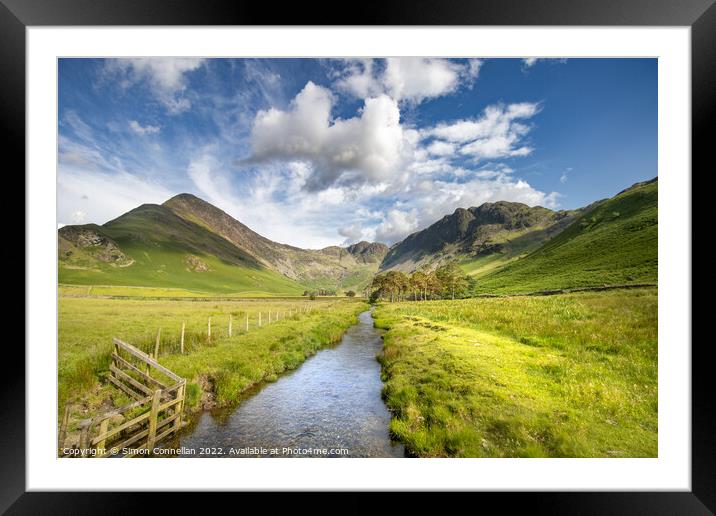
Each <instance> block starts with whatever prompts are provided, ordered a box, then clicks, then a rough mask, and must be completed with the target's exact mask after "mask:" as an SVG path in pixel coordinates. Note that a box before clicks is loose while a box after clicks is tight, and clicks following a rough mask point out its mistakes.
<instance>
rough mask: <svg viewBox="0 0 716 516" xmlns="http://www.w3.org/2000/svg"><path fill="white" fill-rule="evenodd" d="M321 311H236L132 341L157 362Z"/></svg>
mask: <svg viewBox="0 0 716 516" xmlns="http://www.w3.org/2000/svg"><path fill="white" fill-rule="evenodd" d="M318 311H321V308H320V307H314V306H307V305H305V304H303V305H296V306H290V307H278V308H277V309H266V310H258V311H256V310H235V311H231V312H229V313H217V314H212V315H208V316H207V317H206V321H205V322H204V323H203V324H198V323H197V321H196V320H195V319H194V320H193V321H191V322H187V321H182V322H181V323H179V322H177V324H172V325H167V324H164V325H163V326H161V327H157V329H156V330H155V331H151V332H144V333H143V334H142V335H139V336H138V338H136V339H135V340H134V342H135V343H136V344H135V345H136V347H137V348H139V349H141V350H142V351H143V352H145V353H147V354H148V355H150V356H152V357H154V358H157V357H161V356H166V355H171V354H189V353H192V352H195V351H198V350H199V349H201V348H204V347H211V346H216V345H217V344H218V343H219V342H221V341H224V340H226V339H230V338H232V337H238V336H240V335H244V334H246V333H249V332H251V331H255V330H258V329H260V328H264V327H267V326H270V325H272V324H276V323H278V322H282V321H286V320H294V321H295V320H299V319H300V318H301V317H305V316H307V315H310V314H312V313H315V312H318Z"/></svg>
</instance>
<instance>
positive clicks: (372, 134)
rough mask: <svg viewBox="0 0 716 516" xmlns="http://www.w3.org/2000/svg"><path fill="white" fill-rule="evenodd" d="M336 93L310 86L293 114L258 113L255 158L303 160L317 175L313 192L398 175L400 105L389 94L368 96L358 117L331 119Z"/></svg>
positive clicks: (253, 145) (298, 97) (400, 159)
mask: <svg viewBox="0 0 716 516" xmlns="http://www.w3.org/2000/svg"><path fill="white" fill-rule="evenodd" d="M334 100H335V99H334V97H333V95H332V94H331V92H330V91H329V90H328V89H326V88H323V87H321V86H317V85H315V84H314V83H312V82H308V83H307V84H306V86H305V87H304V88H303V90H302V91H301V92H300V93H299V94H298V95H296V98H295V99H294V100H293V101H292V103H291V107H290V109H289V110H288V111H281V110H278V109H275V108H272V109H269V110H266V111H260V112H259V113H258V114H257V115H256V119H255V120H254V125H253V129H252V133H251V148H252V160H253V161H255V162H266V161H271V160H275V159H280V160H286V161H292V160H293V161H295V160H298V161H304V162H308V163H310V165H311V169H312V171H313V173H312V174H311V176H310V177H309V178H308V180H307V182H306V186H307V188H308V189H312V190H318V189H323V188H327V187H329V186H331V185H334V184H337V183H342V184H361V183H364V182H374V183H375V182H380V181H382V180H385V179H389V178H390V177H391V176H393V175H394V174H396V173H397V171H398V170H399V168H400V166H401V165H402V163H403V158H404V155H403V150H404V149H403V147H404V145H405V144H406V142H405V139H404V135H403V128H402V126H401V125H400V110H399V109H398V105H397V103H396V102H395V101H394V100H392V99H390V98H389V97H387V96H385V95H381V96H379V97H375V98H368V99H365V101H364V106H363V108H362V110H361V111H360V114H359V116H356V117H354V118H349V119H345V120H343V119H335V120H334V119H332V117H331V109H332V107H333V102H334Z"/></svg>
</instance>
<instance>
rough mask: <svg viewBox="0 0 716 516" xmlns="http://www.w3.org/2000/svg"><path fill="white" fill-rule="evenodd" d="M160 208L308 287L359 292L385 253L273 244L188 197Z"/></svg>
mask: <svg viewBox="0 0 716 516" xmlns="http://www.w3.org/2000/svg"><path fill="white" fill-rule="evenodd" d="M164 206H165V207H167V208H169V209H170V210H172V211H173V212H175V213H176V214H177V215H179V216H180V217H182V218H184V219H186V220H190V221H192V222H195V223H196V224H199V225H201V226H203V227H205V228H206V229H208V230H209V231H211V232H213V233H215V234H217V235H221V236H222V237H223V238H225V239H226V240H228V241H229V242H231V243H232V244H234V245H235V246H236V247H237V248H239V249H241V250H242V251H244V252H245V253H246V254H248V255H250V256H253V257H255V258H256V260H258V261H259V262H260V263H261V264H262V265H264V266H265V267H267V268H269V269H271V270H274V271H276V272H279V273H281V274H283V275H284V276H286V277H287V278H290V279H293V280H295V281H297V282H299V283H301V284H302V285H305V286H307V287H308V288H326V289H335V290H344V289H350V288H352V289H354V290H355V289H361V288H362V286H364V285H365V284H367V283H368V282H369V281H370V280H371V278H372V277H373V275H374V274H375V272H376V271H377V270H378V265H379V264H380V262H381V261H382V260H383V257H384V256H385V253H386V252H387V251H388V247H387V246H386V245H385V244H379V243H368V242H359V243H357V244H354V245H352V246H349V247H347V248H343V247H338V246H331V247H326V248H324V249H318V250H312V249H301V248H298V247H294V246H290V245H286V244H280V243H278V242H273V241H272V240H269V239H268V238H265V237H263V236H261V235H259V234H258V233H256V232H255V231H252V230H251V229H249V228H248V227H247V226H245V225H244V224H242V223H241V222H239V221H238V220H236V219H234V218H233V217H231V216H230V215H228V214H227V213H225V212H223V211H222V210H220V209H219V208H217V207H216V206H213V205H211V204H209V203H208V202H206V201H203V200H201V199H199V198H198V197H195V196H193V195H190V194H181V195H177V196H175V197H172V198H171V199H169V200H168V201H167V202H165V203H164Z"/></svg>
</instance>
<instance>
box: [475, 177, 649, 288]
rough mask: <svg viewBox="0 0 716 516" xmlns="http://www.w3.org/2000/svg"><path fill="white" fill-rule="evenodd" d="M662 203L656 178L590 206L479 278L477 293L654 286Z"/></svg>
mask: <svg viewBox="0 0 716 516" xmlns="http://www.w3.org/2000/svg"><path fill="white" fill-rule="evenodd" d="M657 201H658V178H654V179H652V180H651V181H646V182H642V183H637V184H635V185H633V186H632V187H630V188H627V189H626V190H624V191H622V192H620V193H618V194H617V195H616V196H614V197H612V198H610V199H605V200H602V201H598V202H596V203H593V204H591V205H590V206H588V207H587V208H585V209H584V211H583V213H582V214H581V215H580V216H579V217H577V218H576V219H575V220H574V221H573V222H572V223H571V224H570V225H569V226H568V227H567V228H566V229H565V230H564V231H562V232H561V233H559V234H558V235H557V236H555V237H554V238H552V239H551V240H549V241H547V242H546V243H544V244H543V245H542V246H540V247H539V248H538V249H536V250H534V251H533V252H531V253H530V254H529V255H527V256H525V257H524V258H521V259H519V260H516V261H514V262H512V263H509V264H507V265H505V266H503V267H501V268H499V269H497V270H494V271H493V272H490V273H488V274H486V275H484V276H482V277H480V278H479V279H478V281H477V289H476V292H478V293H479V292H485V293H503V294H504V293H519V292H535V291H540V290H552V289H566V288H580V287H595V286H596V287H598V286H605V285H607V286H611V285H628V284H635V285H636V284H655V283H656V282H657V264H658V247H657V233H658V202H657Z"/></svg>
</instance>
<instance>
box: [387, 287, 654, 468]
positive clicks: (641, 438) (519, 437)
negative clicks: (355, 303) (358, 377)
mask: <svg viewBox="0 0 716 516" xmlns="http://www.w3.org/2000/svg"><path fill="white" fill-rule="evenodd" d="M375 318H376V326H378V327H380V328H384V329H386V330H387V332H386V333H385V336H384V340H385V345H384V351H383V354H382V356H381V357H380V360H381V362H382V368H383V369H382V371H383V378H384V381H385V387H384V398H385V400H386V403H387V405H388V407H389V408H390V410H391V411H392V412H393V419H392V422H391V431H392V433H393V434H394V435H395V436H396V437H397V438H399V439H400V440H401V441H402V442H403V443H404V444H405V446H406V448H407V449H408V451H409V452H410V453H411V454H413V455H415V456H420V457H656V456H657V453H658V439H657V415H658V396H657V290H656V289H655V288H644V289H634V290H617V291H610V292H590V293H574V294H564V295H559V296H520V297H501V298H478V299H466V300H456V301H445V300H443V301H426V302H403V303H385V304H381V305H380V306H379V307H378V308H377V310H376V312H375Z"/></svg>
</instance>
